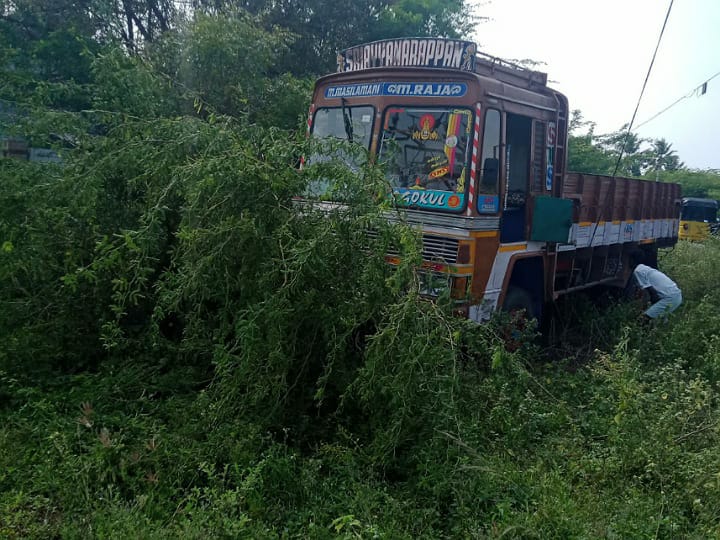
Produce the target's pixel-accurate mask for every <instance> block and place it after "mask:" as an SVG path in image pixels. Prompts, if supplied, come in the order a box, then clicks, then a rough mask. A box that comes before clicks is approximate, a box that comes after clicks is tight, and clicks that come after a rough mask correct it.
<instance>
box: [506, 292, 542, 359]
mask: <svg viewBox="0 0 720 540" xmlns="http://www.w3.org/2000/svg"><path fill="white" fill-rule="evenodd" d="M502 311H504V312H506V313H508V314H509V315H510V320H509V321H507V322H506V323H505V324H504V325H503V326H502V327H501V330H500V332H501V335H502V337H503V341H505V349H506V350H507V351H509V352H514V351H517V350H518V349H519V348H520V347H522V345H523V342H524V341H526V340H527V334H526V332H527V330H528V323H529V322H530V321H531V320H532V319H536V318H537V315H536V313H535V310H534V309H533V301H532V296H530V293H529V292H527V291H526V290H525V289H521V288H520V287H510V288H509V289H508V291H507V293H506V294H505V300H504V301H503V305H502Z"/></svg>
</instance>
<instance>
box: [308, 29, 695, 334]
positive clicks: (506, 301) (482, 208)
mask: <svg viewBox="0 0 720 540" xmlns="http://www.w3.org/2000/svg"><path fill="white" fill-rule="evenodd" d="M337 60H338V70H337V72H336V73H333V74H330V75H326V76H324V77H321V78H320V79H319V80H317V82H316V84H315V87H314V92H313V97H312V103H311V106H310V112H309V118H308V132H309V135H310V136H311V137H319V138H333V137H334V138H338V139H347V140H350V141H353V142H354V143H356V144H359V145H362V146H363V147H364V148H365V149H366V150H367V151H368V152H369V155H371V156H373V158H374V159H376V160H378V161H379V162H381V163H383V164H384V166H385V167H386V171H387V182H388V192H389V197H391V198H392V202H393V204H394V205H396V207H398V208H401V209H402V210H403V215H404V219H406V220H407V222H408V223H410V224H411V225H413V226H414V227H416V228H417V229H418V230H419V234H421V235H422V244H423V247H422V249H423V251H422V253H423V265H422V266H423V269H422V271H423V276H424V278H423V280H424V283H426V284H425V285H424V291H425V292H426V293H427V294H428V295H429V296H434V295H439V294H442V293H443V292H445V293H448V292H449V293H450V294H451V296H452V298H454V299H456V301H457V304H458V311H459V312H460V313H461V314H462V315H464V316H467V317H469V318H471V319H473V320H476V321H482V320H485V319H488V318H489V317H490V316H491V314H492V313H493V312H494V311H496V310H500V309H502V310H507V311H519V310H525V311H526V313H527V314H528V315H529V316H531V317H535V318H538V319H539V318H540V317H541V316H542V314H543V310H544V308H545V307H546V306H547V305H548V304H549V303H550V302H553V301H554V300H556V299H558V298H559V297H560V296H561V295H566V294H569V293H573V292H575V291H579V290H582V289H586V288H589V287H594V286H597V285H601V284H606V285H611V286H618V287H624V286H625V284H626V282H627V280H628V278H629V276H630V273H631V268H630V265H629V254H630V253H631V252H632V251H633V250H638V249H639V250H643V251H644V252H645V256H646V257H645V258H646V260H649V261H651V264H652V261H657V250H658V249H659V248H664V247H669V246H672V245H673V244H675V243H676V242H677V239H678V226H679V217H680V201H681V193H680V186H679V185H678V184H671V183H659V182H651V181H645V180H640V179H631V178H622V177H614V176H601V175H593V174H581V173H572V172H567V171H566V170H565V169H566V163H567V142H568V113H569V110H568V101H567V99H566V97H565V96H564V95H563V94H561V93H560V92H558V91H556V90H553V89H552V88H550V87H549V86H548V85H547V75H546V74H544V73H541V72H539V71H534V70H531V69H526V68H524V67H522V66H518V65H515V64H512V63H509V62H506V61H503V60H501V59H498V58H495V57H492V56H488V55H484V54H481V53H479V52H478V50H477V46H476V45H475V44H474V43H472V42H469V41H463V40H453V39H435V38H411V39H392V40H382V41H376V42H373V43H368V44H363V45H358V46H355V47H352V48H349V49H347V50H345V51H342V52H340V53H339V54H338V56H337ZM389 217H390V218H391V219H392V216H389ZM387 259H388V261H389V262H390V263H395V264H397V262H398V259H397V254H392V253H389V254H388V255H387Z"/></svg>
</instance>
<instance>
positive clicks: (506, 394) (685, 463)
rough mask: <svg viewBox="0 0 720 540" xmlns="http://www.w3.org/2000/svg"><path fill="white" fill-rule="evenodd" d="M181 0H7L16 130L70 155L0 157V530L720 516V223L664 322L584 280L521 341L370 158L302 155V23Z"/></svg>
mask: <svg viewBox="0 0 720 540" xmlns="http://www.w3.org/2000/svg"><path fill="white" fill-rule="evenodd" d="M121 4H122V5H123V6H124V7H125V8H128V9H129V8H133V9H134V11H133V9H131V10H130V12H131V14H134V16H135V18H136V19H137V20H138V21H140V22H141V23H143V22H145V23H147V24H145V25H143V28H144V30H145V33H146V34H147V35H144V34H142V33H141V34H142V36H143V39H141V38H140V37H139V36H138V35H136V34H133V35H132V36H131V35H130V33H129V28H123V27H122V24H120V23H121V22H122V21H121V20H118V19H113V17H114V16H115V15H116V9H115V8H117V7H118V6H120V5H121ZM195 4H196V5H197V6H205V8H207V9H206V10H205V11H202V10H199V11H198V12H196V13H195V16H194V17H192V18H191V19H190V20H187V21H183V20H181V19H182V18H180V19H173V18H172V17H171V15H172V14H173V13H174V12H173V11H172V9H171V7H172V6H174V5H175V4H174V3H169V2H158V3H152V2H147V3H144V2H134V3H130V2H121V3H117V2H100V1H98V2H90V3H88V4H87V5H88V6H90V7H89V8H88V9H90V8H92V9H90V12H89V13H90V15H88V16H86V17H85V16H84V17H79V16H78V17H76V18H74V19H72V22H73V24H72V25H70V24H68V26H72V28H65V30H66V32H60V31H59V29H60V28H62V26H63V25H62V18H60V19H59V20H58V19H57V18H53V17H51V16H50V15H52V14H54V13H55V12H53V11H52V10H51V11H50V12H47V13H46V12H44V11H43V9H42V7H43V6H45V7H48V6H50V5H51V4H47V3H43V2H19V1H18V2H13V3H12V5H11V4H9V3H7V2H6V3H0V15H1V16H2V17H0V36H1V37H2V40H3V41H2V44H1V45H2V47H0V48H1V49H2V50H1V53H2V54H1V55H0V60H2V69H3V77H2V78H1V79H0V92H2V94H1V95H0V97H2V99H4V103H5V104H8V106H7V107H5V108H4V109H3V110H4V112H5V116H3V117H2V120H3V122H4V123H3V130H4V131H5V132H8V133H9V132H11V131H12V132H15V133H21V134H22V135H24V136H25V137H28V138H31V140H32V141H33V142H34V143H36V144H37V145H45V144H52V145H54V148H55V149H56V151H57V152H58V153H59V154H60V155H61V156H62V159H63V162H62V164H61V165H50V164H38V163H32V162H24V161H17V160H0V182H2V187H3V189H2V191H0V209H2V212H0V283H1V284H2V285H1V286H0V344H1V346H0V536H3V537H10V538H48V537H50V538H52V537H69V538H75V537H82V538H85V537H87V538H93V537H98V538H126V537H130V538H136V537H137V538H168V537H181V538H202V537H212V538H215V537H229V538H236V537H241V538H243V537H244V538H439V537H458V538H511V537H523V538H597V537H610V538H640V537H653V538H678V537H680V538H682V537H686V538H707V537H714V536H717V535H720V511H719V510H718V509H719V508H720V504H718V501H720V493H719V492H720V476H719V475H720V472H719V471H720V450H718V448H720V446H719V444H718V443H719V442H720V440H719V438H720V432H719V426H720V402H719V400H718V383H719V381H720V347H719V342H718V338H717V336H718V331H719V330H720V316H719V315H718V314H717V313H716V312H717V309H716V306H717V305H718V304H719V303H720V293H717V292H716V287H715V284H716V283H717V282H718V280H719V278H720V276H719V275H718V272H720V270H719V269H720V264H718V261H719V260H720V242H718V241H717V240H716V239H711V240H710V241H708V242H706V243H704V244H684V243H681V244H679V245H678V246H677V247H676V248H675V249H673V250H672V251H670V252H667V253H664V254H663V257H662V259H661V266H662V267H663V269H665V270H666V271H667V272H668V273H669V274H670V275H671V276H672V277H673V278H675V279H676V280H677V281H678V284H679V285H680V287H681V288H682V289H683V291H684V295H685V303H684V305H683V306H682V307H681V308H680V310H679V311H678V312H677V313H676V314H674V315H673V317H672V319H671V323H670V324H667V325H660V326H657V327H650V328H646V327H640V326H639V325H638V323H637V322H636V316H637V313H638V310H637V306H633V305H630V304H613V303H610V304H608V305H605V306H604V307H602V308H601V307H598V304H597V303H594V302H591V300H590V299H584V298H580V299H578V300H576V301H575V302H571V303H568V304H566V305H564V306H563V311H562V312H561V313H559V316H560V319H559V321H560V323H561V324H560V325H559V326H558V328H557V332H558V334H559V335H561V336H562V338H563V339H562V341H561V343H562V344H563V345H564V346H558V345H556V346H554V347H552V348H541V347H540V346H539V345H538V344H537V343H536V342H535V341H534V340H532V339H531V338H532V335H528V336H525V337H526V338H527V339H524V340H523V341H522V346H521V347H520V348H519V349H518V350H516V351H514V352H508V351H507V350H506V348H505V347H504V345H503V342H502V340H501V339H500V338H499V337H498V332H496V327H495V326H494V325H492V324H490V325H483V326H475V325H473V324H470V323H468V322H467V321H463V320H461V319H458V318H456V317H453V316H452V315H451V313H450V311H451V310H450V309H449V308H448V306H447V305H445V302H444V301H442V299H441V301H440V302H437V303H430V302H427V301H426V300H424V299H423V298H422V297H421V296H420V295H419V284H418V280H417V275H416V273H415V268H416V265H417V262H418V260H419V259H418V258H419V253H418V246H417V238H416V235H415V233H414V232H413V230H412V229H411V228H408V227H405V226H404V225H403V221H402V216H401V215H399V216H398V220H397V221H396V223H395V224H391V223H389V222H388V220H387V219H386V212H388V211H390V209H388V208H386V207H384V205H383V203H382V202H379V201H382V200H383V197H378V195H382V194H383V190H384V187H383V181H382V179H383V174H382V171H380V170H378V169H376V168H375V167H373V166H372V165H368V166H366V167H364V168H363V169H362V170H353V171H351V170H348V169H347V168H346V167H345V166H343V164H342V163H333V162H326V163H318V164H315V165H312V166H307V167H305V168H303V169H302V170H299V168H298V167H297V164H298V163H299V161H300V156H303V155H312V154H313V151H314V149H313V148H312V143H311V141H307V140H306V139H305V137H304V133H303V131H304V130H303V129H302V128H300V127H299V126H301V125H302V123H301V122H302V120H301V119H300V118H299V116H300V114H301V113H302V111H303V110H304V109H305V107H306V105H307V103H306V99H307V88H308V86H307V84H308V83H307V81H304V80H301V79H298V78H296V77H295V76H293V75H292V74H291V73H287V72H284V71H283V70H282V69H280V68H279V67H278V66H282V65H283V62H285V61H286V60H287V56H285V55H286V53H287V49H285V48H284V46H283V44H284V43H288V42H289V41H290V40H291V39H294V38H293V35H294V33H295V32H297V31H298V29H297V28H293V29H279V28H275V27H274V26H272V25H270V24H268V20H270V18H268V19H262V20H259V19H258V18H257V17H253V16H252V15H250V14H248V13H240V12H234V11H233V12H229V11H228V10H227V3H225V2H204V1H203V2H196V3H195ZM246 4H252V5H253V6H254V7H255V8H258V6H259V4H260V3H259V2H249V3H246ZM256 4H257V5H256ZM368 4H371V3H368ZM380 4H382V6H384V7H382V6H381V7H382V9H380V8H378V9H379V13H380V15H378V10H376V11H374V12H371V15H372V13H375V15H373V16H376V17H378V18H377V19H376V20H380V21H385V22H386V23H387V24H388V25H390V24H391V23H393V24H397V25H399V26H398V28H400V27H402V28H406V27H407V26H408V25H409V26H410V27H412V28H415V29H418V28H419V29H425V30H427V31H429V30H436V31H437V30H438V29H440V30H439V31H442V28H445V27H447V26H448V25H450V24H451V22H452V21H454V20H455V19H454V17H457V16H458V13H462V9H460V8H461V7H462V4H460V3H449V4H448V5H450V8H451V9H449V11H448V12H443V11H442V9H441V8H442V6H441V4H442V3H435V2H423V3H421V4H422V6H419V7H418V6H416V4H417V3H415V2H401V3H397V4H393V3H377V5H380ZM57 5H58V6H59V7H58V10H59V12H60V13H62V9H65V8H67V9H69V8H68V4H67V3H58V4H57ZM373 5H375V4H373ZM63 6H65V8H63ZM153 6H155V8H156V9H166V10H167V13H166V15H167V17H166V18H165V19H162V18H159V17H157V14H155V15H153V14H152V8H153ZM421 7H422V8H423V9H425V11H423V9H420V8H421ZM100 8H104V9H100ZM144 8H147V10H143V9H144ZM93 10H94V11H93ZM393 10H394V11H393ZM438 10H439V11H438ZM250 11H252V10H250ZM259 11H262V10H259ZM125 12H127V9H126V10H125ZM218 13H221V15H218ZM113 14H115V15H113ZM55 15H57V14H56V13H55ZM86 15H87V13H86ZM176 15H177V14H176ZM391 15H392V16H391ZM266 16H267V17H270V14H269V13H266ZM150 23H152V24H150ZM92 24H98V25H100V26H98V27H93V26H92ZM88 25H89V26H88ZM164 25H165V26H167V28H165V29H163V26H164ZM403 25H405V26H403ZM443 25H445V26H443ZM136 26H137V24H136ZM288 30H292V32H288ZM320 30H322V29H320ZM398 31H399V30H398ZM23 32H25V33H28V32H29V33H30V34H32V35H30V34H28V35H24V34H23ZM403 32H404V30H403ZM28 36H29V37H32V39H24V38H27V37H28ZM33 36H34V37H33ZM160 36H162V37H160ZM114 37H117V38H119V39H120V40H121V42H122V43H123V47H117V46H115V45H114V44H113V38H114ZM336 37H337V36H336ZM383 37H384V36H383ZM50 38H52V39H50ZM70 43H72V44H73V45H74V46H77V47H79V48H80V49H81V50H82V54H78V55H77V56H73V58H74V60H76V61H77V63H67V62H58V63H51V62H49V60H47V59H46V58H62V57H63V54H61V51H62V48H63V47H65V46H66V45H68V46H69V44H70ZM250 44H252V45H253V46H255V45H258V46H255V47H254V49H253V50H254V51H255V54H254V55H253V56H252V58H251V60H252V62H251V61H250V58H249V57H246V56H244V55H243V54H242V51H244V50H247V49H248V48H249V46H250ZM260 45H261V46H260ZM23 47H25V48H23ZM72 50H74V49H72ZM42 51H44V52H45V53H46V55H47V57H45V56H42V55H41V54H40V52H42ZM130 53H132V54H130ZM244 59H246V60H248V61H247V62H245V63H243V60H244ZM311 60H312V59H311V58H305V61H307V62H310V61H311ZM40 65H42V66H45V67H47V68H48V69H39V67H38V66H40ZM50 67H52V69H50ZM78 74H81V75H82V77H80V76H79V75H78ZM230 82H232V84H230ZM350 151H352V149H348V148H343V152H350ZM333 179H342V181H341V182H339V181H336V182H335V184H333V185H334V189H335V190H337V195H339V196H341V197H342V198H343V199H345V200H347V202H348V203H349V205H348V206H347V208H344V209H339V208H336V207H333V206H330V205H328V206H325V205H322V204H318V205H299V204H298V203H297V202H296V201H295V199H294V196H295V195H297V194H298V193H301V192H302V191H303V189H305V187H306V186H307V185H308V183H310V182H313V181H327V180H331V181H332V180H333ZM389 248H392V249H393V250H395V251H398V252H399V253H401V254H402V261H403V263H402V265H401V266H400V267H398V268H397V269H395V270H394V271H391V270H390V269H389V267H388V266H387V265H386V264H385V262H384V259H383V256H382V254H383V253H385V252H386V251H387V250H388V249H389ZM564 320H572V321H573V324H572V325H568V326H563V325H562V321H564Z"/></svg>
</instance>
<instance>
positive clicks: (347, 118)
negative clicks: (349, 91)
mask: <svg viewBox="0 0 720 540" xmlns="http://www.w3.org/2000/svg"><path fill="white" fill-rule="evenodd" d="M346 101H347V100H346V99H345V98H342V99H341V100H340V104H341V105H342V115H343V122H344V123H345V135H347V140H348V141H349V142H353V126H352V108H351V107H345V102H346Z"/></svg>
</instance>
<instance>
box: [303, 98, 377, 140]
mask: <svg viewBox="0 0 720 540" xmlns="http://www.w3.org/2000/svg"><path fill="white" fill-rule="evenodd" d="M373 112H374V111H373V108H372V107H371V106H369V105H360V106H357V105H356V106H349V105H348V106H345V107H337V108H320V109H317V110H316V111H315V115H314V117H313V129H312V134H313V137H318V138H321V139H326V138H334V139H341V140H344V141H349V142H356V143H358V144H360V145H362V146H363V148H365V149H366V150H368V149H369V148H370V137H371V135H372V120H373Z"/></svg>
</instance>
